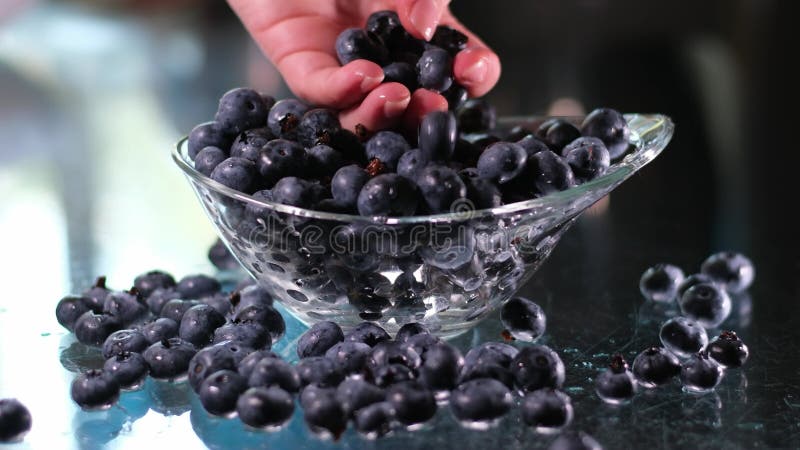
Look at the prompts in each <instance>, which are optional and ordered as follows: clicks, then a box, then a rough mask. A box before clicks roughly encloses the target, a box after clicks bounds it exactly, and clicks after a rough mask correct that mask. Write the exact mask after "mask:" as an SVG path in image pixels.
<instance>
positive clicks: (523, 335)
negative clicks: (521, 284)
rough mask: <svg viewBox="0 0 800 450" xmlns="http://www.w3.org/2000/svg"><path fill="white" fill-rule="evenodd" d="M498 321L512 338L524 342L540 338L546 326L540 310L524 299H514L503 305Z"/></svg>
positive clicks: (537, 306) (542, 312)
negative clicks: (500, 321) (501, 322)
mask: <svg viewBox="0 0 800 450" xmlns="http://www.w3.org/2000/svg"><path fill="white" fill-rule="evenodd" d="M500 319H501V320H502V321H503V325H504V326H505V327H506V329H507V330H508V331H509V332H510V333H511V335H512V336H514V338H516V339H519V340H521V341H525V342H533V341H535V340H537V339H539V338H540V337H542V335H543V334H544V330H545V328H546V325H547V318H546V316H545V314H544V311H543V310H542V308H541V307H540V306H539V305H537V304H536V303H534V302H532V301H530V300H528V299H527V298H524V297H514V298H512V299H510V300H509V301H507V302H506V303H505V304H503V307H502V308H501V309H500Z"/></svg>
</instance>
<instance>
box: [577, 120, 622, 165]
mask: <svg viewBox="0 0 800 450" xmlns="http://www.w3.org/2000/svg"><path fill="white" fill-rule="evenodd" d="M581 133H583V135H584V136H594V137H596V138H599V139H600V140H601V141H603V143H605V144H606V147H607V148H608V152H609V154H610V156H611V159H617V158H619V157H620V156H622V155H623V154H624V153H625V151H626V150H627V149H628V145H629V142H628V139H629V138H630V130H629V129H628V122H627V121H625V117H623V116H622V114H620V113H619V112H617V111H614V110H613V109H609V108H598V109H595V110H594V111H592V112H591V113H589V115H588V116H586V119H584V121H583V124H582V125H581Z"/></svg>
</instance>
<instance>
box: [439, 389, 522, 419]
mask: <svg viewBox="0 0 800 450" xmlns="http://www.w3.org/2000/svg"><path fill="white" fill-rule="evenodd" d="M512 403H513V401H512V398H511V392H510V391H509V390H508V388H507V387H506V386H505V385H503V383H501V382H499V381H497V380H493V379H490V378H482V379H476V380H472V381H467V382H466V383H464V384H462V385H460V386H458V388H456V389H455V390H453V392H452V393H451V394H450V410H451V411H453V414H454V415H455V416H456V417H457V418H458V419H459V420H461V421H465V422H488V421H492V420H495V419H497V418H499V417H501V416H503V415H505V414H506V413H507V412H508V410H509V409H511V405H512Z"/></svg>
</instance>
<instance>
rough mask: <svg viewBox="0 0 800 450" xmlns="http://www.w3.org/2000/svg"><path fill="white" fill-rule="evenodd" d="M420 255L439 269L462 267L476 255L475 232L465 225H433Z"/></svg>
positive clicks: (420, 249)
mask: <svg viewBox="0 0 800 450" xmlns="http://www.w3.org/2000/svg"><path fill="white" fill-rule="evenodd" d="M418 253H419V255H420V256H422V258H423V260H424V261H425V262H426V263H427V264H430V265H431V266H433V267H436V268H439V269H443V270H453V269H457V268H459V267H462V266H464V265H465V264H467V263H469V262H470V261H471V260H472V256H473V255H474V254H475V230H474V229H473V228H472V227H470V226H467V225H465V224H463V223H461V224H459V225H457V226H450V225H442V226H439V225H433V226H432V227H431V232H430V235H429V238H428V242H427V245H424V246H422V247H420V248H419V250H418Z"/></svg>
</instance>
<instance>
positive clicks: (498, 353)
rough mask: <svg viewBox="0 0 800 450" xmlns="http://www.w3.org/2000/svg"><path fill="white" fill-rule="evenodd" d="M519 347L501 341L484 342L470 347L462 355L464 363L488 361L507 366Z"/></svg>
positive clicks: (517, 352) (466, 364)
mask: <svg viewBox="0 0 800 450" xmlns="http://www.w3.org/2000/svg"><path fill="white" fill-rule="evenodd" d="M517 354H519V349H518V348H516V347H514V346H512V345H508V344H504V343H502V342H485V343H483V344H481V345H479V346H477V347H473V348H472V349H470V350H469V351H468V352H467V354H466V355H465V356H464V365H465V366H470V365H473V364H476V363H486V362H490V363H493V364H497V365H499V366H502V367H506V368H507V367H508V366H509V365H510V364H511V361H512V360H513V359H514V357H515V356H517Z"/></svg>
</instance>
